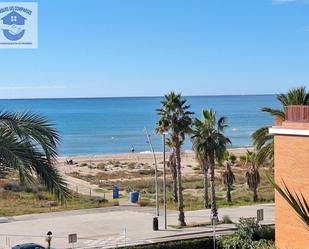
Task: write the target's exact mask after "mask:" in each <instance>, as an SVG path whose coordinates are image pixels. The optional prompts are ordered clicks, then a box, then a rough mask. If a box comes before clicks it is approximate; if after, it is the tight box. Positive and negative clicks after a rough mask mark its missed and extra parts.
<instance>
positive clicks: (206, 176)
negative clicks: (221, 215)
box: [202, 165, 209, 208]
mask: <svg viewBox="0 0 309 249" xmlns="http://www.w3.org/2000/svg"><path fill="white" fill-rule="evenodd" d="M202 169H203V174H204V208H208V207H209V196H208V170H206V169H205V168H204V166H203V165H202Z"/></svg>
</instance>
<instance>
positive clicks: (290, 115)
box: [285, 105, 309, 123]
mask: <svg viewBox="0 0 309 249" xmlns="http://www.w3.org/2000/svg"><path fill="white" fill-rule="evenodd" d="M285 118H286V121H289V122H302V123H309V106H305V105H289V106H286V107H285Z"/></svg>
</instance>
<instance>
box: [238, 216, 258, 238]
mask: <svg viewBox="0 0 309 249" xmlns="http://www.w3.org/2000/svg"><path fill="white" fill-rule="evenodd" d="M236 227H237V232H236V234H237V235H238V236H239V237H240V238H241V239H243V240H256V239H257V238H258V237H259V235H258V234H259V229H260V227H259V225H258V224H257V222H256V219H255V218H240V219H239V224H237V225H236Z"/></svg>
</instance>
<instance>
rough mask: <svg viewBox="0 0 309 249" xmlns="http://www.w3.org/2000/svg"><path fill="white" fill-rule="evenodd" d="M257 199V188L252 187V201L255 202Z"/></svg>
mask: <svg viewBox="0 0 309 249" xmlns="http://www.w3.org/2000/svg"><path fill="white" fill-rule="evenodd" d="M257 200H258V195H257V188H254V189H253V201H254V202H257Z"/></svg>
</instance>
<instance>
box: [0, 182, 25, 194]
mask: <svg viewBox="0 0 309 249" xmlns="http://www.w3.org/2000/svg"><path fill="white" fill-rule="evenodd" d="M3 189H5V190H8V191H13V192H21V191H22V187H21V186H20V184H19V183H18V182H8V183H5V184H4V185H3Z"/></svg>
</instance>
